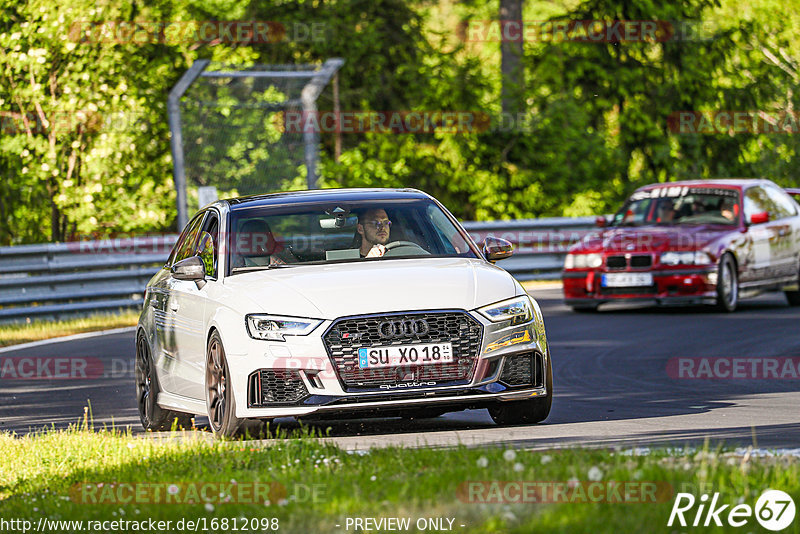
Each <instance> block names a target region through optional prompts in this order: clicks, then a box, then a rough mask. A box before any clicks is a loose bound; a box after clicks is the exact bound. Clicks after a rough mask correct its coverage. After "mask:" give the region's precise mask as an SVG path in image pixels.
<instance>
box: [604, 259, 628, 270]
mask: <svg viewBox="0 0 800 534" xmlns="http://www.w3.org/2000/svg"><path fill="white" fill-rule="evenodd" d="M627 266H628V262H627V260H625V256H609V257H608V258H606V267H608V268H609V269H624V268H625V267H627Z"/></svg>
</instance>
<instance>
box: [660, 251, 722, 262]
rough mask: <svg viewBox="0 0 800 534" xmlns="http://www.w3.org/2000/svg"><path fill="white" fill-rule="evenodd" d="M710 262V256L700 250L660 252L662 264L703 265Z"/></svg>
mask: <svg viewBox="0 0 800 534" xmlns="http://www.w3.org/2000/svg"><path fill="white" fill-rule="evenodd" d="M709 263H711V257H710V256H709V255H708V254H706V253H705V252H701V251H699V250H698V251H694V250H689V251H684V252H664V253H663V254H661V264H662V265H705V264H709Z"/></svg>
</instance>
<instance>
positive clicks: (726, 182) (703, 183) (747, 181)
mask: <svg viewBox="0 0 800 534" xmlns="http://www.w3.org/2000/svg"><path fill="white" fill-rule="evenodd" d="M765 181H766V180H761V179H757V178H724V179H716V180H681V181H678V182H661V183H657V184H649V185H646V186H644V187H640V188H639V189H637V191H640V190H647V189H655V188H657V187H670V186H672V187H674V186H678V185H680V186H689V187H719V186H723V187H735V188H737V189H742V188H743V187H747V186H749V185H756V184H760V183H763V182H765Z"/></svg>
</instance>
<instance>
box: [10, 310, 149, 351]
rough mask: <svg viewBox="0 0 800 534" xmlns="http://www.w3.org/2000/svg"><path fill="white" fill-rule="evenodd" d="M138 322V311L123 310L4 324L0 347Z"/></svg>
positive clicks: (131, 324)
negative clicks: (60, 319) (56, 319)
mask: <svg viewBox="0 0 800 534" xmlns="http://www.w3.org/2000/svg"><path fill="white" fill-rule="evenodd" d="M138 320H139V310H124V311H120V312H119V313H114V314H112V313H106V314H97V315H91V316H89V317H77V318H75V319H65V320H63V321H32V322H30V323H21V324H4V325H0V347H5V346H8V345H17V344H19V343H27V342H29V341H39V340H42V339H51V338H54V337H61V336H70V335H72V334H80V333H83V332H95V331H98V330H108V329H111V328H122V327H124V326H135V325H136V322H137V321H138Z"/></svg>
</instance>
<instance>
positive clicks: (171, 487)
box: [167, 484, 180, 495]
mask: <svg viewBox="0 0 800 534" xmlns="http://www.w3.org/2000/svg"><path fill="white" fill-rule="evenodd" d="M178 491H180V488H178V486H177V485H176V484H170V485H169V486H167V493H169V494H170V495H177V494H178Z"/></svg>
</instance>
